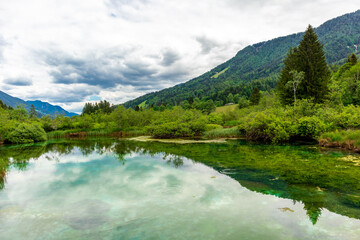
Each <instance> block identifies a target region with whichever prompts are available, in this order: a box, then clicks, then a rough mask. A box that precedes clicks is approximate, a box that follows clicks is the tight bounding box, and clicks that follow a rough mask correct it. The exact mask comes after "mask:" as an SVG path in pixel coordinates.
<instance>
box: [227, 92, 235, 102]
mask: <svg viewBox="0 0 360 240" xmlns="http://www.w3.org/2000/svg"><path fill="white" fill-rule="evenodd" d="M226 100H227V102H228V103H234V95H233V94H232V93H229V94H228V95H227V99H226Z"/></svg>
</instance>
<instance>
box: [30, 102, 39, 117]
mask: <svg viewBox="0 0 360 240" xmlns="http://www.w3.org/2000/svg"><path fill="white" fill-rule="evenodd" d="M29 117H30V118H36V117H37V113H36V109H35V106H34V105H33V104H31V107H30V111H29Z"/></svg>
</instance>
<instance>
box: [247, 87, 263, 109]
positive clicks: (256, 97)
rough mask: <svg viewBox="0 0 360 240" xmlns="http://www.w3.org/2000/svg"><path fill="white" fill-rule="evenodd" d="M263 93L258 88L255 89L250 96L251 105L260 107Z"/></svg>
mask: <svg viewBox="0 0 360 240" xmlns="http://www.w3.org/2000/svg"><path fill="white" fill-rule="evenodd" d="M260 98H261V93H260V91H259V89H258V88H257V87H255V88H254V90H253V92H252V93H251V95H250V99H249V100H250V105H258V104H259V102H260Z"/></svg>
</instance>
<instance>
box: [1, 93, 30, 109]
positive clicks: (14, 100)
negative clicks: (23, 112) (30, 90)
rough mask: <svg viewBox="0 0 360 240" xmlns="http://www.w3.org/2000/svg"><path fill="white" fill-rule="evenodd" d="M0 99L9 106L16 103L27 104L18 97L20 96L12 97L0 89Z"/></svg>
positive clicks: (14, 105) (13, 105)
mask: <svg viewBox="0 0 360 240" xmlns="http://www.w3.org/2000/svg"><path fill="white" fill-rule="evenodd" d="M0 100H1V101H2V102H3V103H4V104H5V105H7V106H10V107H16V106H17V105H24V106H27V103H26V102H25V101H24V100H22V99H20V98H16V97H12V96H10V95H8V94H6V93H4V92H2V91H0Z"/></svg>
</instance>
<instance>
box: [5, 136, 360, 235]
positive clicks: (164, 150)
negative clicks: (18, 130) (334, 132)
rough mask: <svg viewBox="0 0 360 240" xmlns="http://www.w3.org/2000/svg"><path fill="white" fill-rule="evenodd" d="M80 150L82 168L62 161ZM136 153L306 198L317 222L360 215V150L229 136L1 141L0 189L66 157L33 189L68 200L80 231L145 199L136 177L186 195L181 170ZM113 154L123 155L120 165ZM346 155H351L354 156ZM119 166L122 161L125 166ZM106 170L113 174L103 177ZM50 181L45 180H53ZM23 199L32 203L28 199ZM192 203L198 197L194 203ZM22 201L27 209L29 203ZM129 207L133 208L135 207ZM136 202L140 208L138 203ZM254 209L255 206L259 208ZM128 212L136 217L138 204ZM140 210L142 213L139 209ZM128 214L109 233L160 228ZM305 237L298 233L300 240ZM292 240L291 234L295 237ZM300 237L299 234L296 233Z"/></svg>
mask: <svg viewBox="0 0 360 240" xmlns="http://www.w3.org/2000/svg"><path fill="white" fill-rule="evenodd" d="M76 152H79V153H80V154H81V155H82V156H83V158H84V163H82V164H81V167H80V166H79V164H78V162H76V161H81V159H83V158H81V159H80V158H78V157H77V156H78V155H76V156H75V158H74V160H72V161H70V162H63V161H64V160H63V159H65V158H69V157H71V156H73V155H74V153H76ZM133 155H135V156H145V157H147V156H150V157H153V158H154V159H157V157H158V156H161V158H162V159H163V160H164V161H163V162H164V163H166V165H171V166H173V167H174V168H173V169H174V170H171V171H181V174H185V173H187V174H189V176H195V174H199V171H200V172H201V171H205V172H208V171H209V170H208V169H207V168H206V169H204V170H201V169H202V168H199V165H193V164H190V163H189V160H191V161H192V162H193V163H194V164H197V163H202V164H205V165H207V166H209V167H212V168H213V169H215V170H216V171H218V172H219V173H221V174H224V175H226V176H229V177H230V178H232V179H234V180H236V181H237V182H239V183H240V184H241V186H243V187H245V188H246V189H248V190H250V191H252V192H256V193H261V194H264V195H263V196H264V197H265V196H267V195H272V196H276V197H278V198H280V199H290V200H292V201H293V203H294V207H295V206H297V205H295V204H296V203H301V204H302V206H303V208H304V210H305V211H306V214H307V216H308V219H309V220H310V222H311V223H312V224H314V225H315V224H316V223H317V222H318V220H319V217H320V216H321V215H322V211H324V210H325V209H327V210H329V211H331V212H333V213H337V214H340V215H343V216H347V217H350V218H353V219H360V208H359V207H360V181H359V176H360V169H359V168H358V166H357V165H356V164H357V163H358V158H359V156H357V155H351V154H347V153H341V152H331V151H330V152H324V151H321V150H320V149H318V148H313V147H309V146H269V145H252V144H248V143H245V142H242V141H229V142H228V143H225V144H183V145H176V144H168V143H151V142H148V143H146V142H132V141H114V140H113V139H101V140H99V139H94V140H91V139H90V140H86V141H84V140H81V141H77V140H61V141H54V142H49V143H47V144H35V145H21V146H11V147H2V148H0V188H1V189H4V188H5V190H6V188H7V183H6V176H7V173H8V172H11V171H12V169H17V170H19V171H26V169H29V168H31V162H35V163H36V161H37V159H39V165H40V166H41V164H45V163H41V164H40V159H47V161H48V162H59V163H61V166H62V167H61V168H59V167H58V168H56V170H55V171H54V173H52V174H51V177H50V178H51V179H52V180H53V181H49V183H48V184H49V185H48V187H47V188H45V187H42V188H35V187H34V189H33V190H34V191H37V192H36V194H37V195H36V197H37V198H39V199H48V200H47V201H52V204H54V203H58V204H64V206H65V207H64V209H62V207H59V212H60V213H58V214H60V215H61V216H62V217H61V218H62V219H63V220H64V221H65V222H66V223H67V225H69V226H70V227H72V228H73V229H76V230H79V231H90V230H91V229H94V228H98V227H100V226H104V225H106V224H108V222H111V212H112V211H115V210H116V207H118V208H119V209H120V208H121V209H123V208H127V206H122V205H121V204H125V202H124V203H122V197H123V198H127V197H129V196H131V197H132V198H134V199H138V198H141V197H140V196H142V193H140V192H139V191H140V190H139V189H137V190H136V189H133V188H129V187H128V184H130V182H131V184H132V186H133V185H134V184H138V185H139V186H142V185H147V187H148V188H150V189H152V194H154V195H155V196H157V195H156V194H159V196H163V195H164V194H165V193H166V194H167V195H169V196H170V195H174V196H175V195H177V194H179V191H180V192H181V191H184V189H183V188H184V184H185V183H184V181H185V179H182V178H181V179H180V178H179V176H178V175H176V174H179V172H176V174H175V173H172V172H165V170H164V169H163V167H160V166H159V165H157V163H156V162H149V163H148V162H147V161H145V160H143V159H142V160H141V161H140V163H141V164H137V165H135V164H134V163H133V162H131V163H128V161H130V160H131V159H132V158H129V156H133ZM100 156H101V158H102V161H93V160H91V159H93V158H94V159H98V158H99V157H100ZM349 156H350V157H349ZM89 159H90V160H89ZM114 159H116V163H115V162H114ZM344 159H351V161H345V160H344ZM359 159H360V158H359ZM74 161H75V162H74ZM131 161H132V160H131ZM119 163H120V164H119ZM155 163H156V164H155ZM114 164H117V165H114ZM45 165H46V164H45ZM118 166H123V168H119V167H118ZM194 166H197V168H196V173H191V171H194V170H193V168H194ZM44 171H45V170H44ZM124 171H126V174H125V172H124ZM166 171H170V170H166ZM107 172H108V173H109V175H104V174H105V173H107ZM121 174H123V175H121ZM153 175H157V176H163V181H164V182H159V180H154V178H153ZM213 175H214V173H211V178H210V177H209V179H208V180H207V181H215V180H217V179H219V176H221V175H218V176H216V177H215V176H213ZM125 176H126V177H125ZM39 177H41V175H40V176H39ZM122 177H123V178H122ZM100 179H101V181H102V182H106V181H108V182H109V183H110V182H112V181H114V179H118V180H117V181H120V180H121V181H122V182H123V183H124V185H121V186H117V185H116V183H114V184H115V185H114V186H117V187H115V188H114V189H111V191H112V193H114V194H115V193H116V194H117V197H119V199H117V200H114V199H112V198H113V197H112V196H110V195H109V193H108V189H104V188H106V187H107V186H106V185H105V184H103V185H96V184H97V183H95V182H96V181H100ZM119 179H120V180H119ZM150 179H151V180H150ZM43 181H46V178H45V179H44V180H43ZM152 181H154V182H152ZM185 182H186V181H185ZM207 184H209V183H207ZM28 186H29V187H30V188H31V183H28ZM84 186H92V187H96V189H92V190H93V191H94V192H93V193H90V192H86V193H83V192H81V191H85V190H86V189H87V188H85V187H84ZM159 186H163V188H161V189H159ZM69 189H75V190H76V191H79V194H85V195H86V196H88V197H89V198H87V199H81V200H80V201H72V200H71V198H70V199H68V198H65V197H64V198H62V197H59V196H62V195H61V194H60V195H56V196H55V194H54V191H56V194H59V193H62V194H63V196H66V195H67V194H68V192H69ZM29 191H30V190H29ZM86 191H88V190H86ZM157 191H159V192H157ZM164 191H166V192H164ZM124 193H126V194H127V195H124ZM220 193H221V194H220ZM0 194H1V193H0ZM34 194H35V193H34ZM97 194H101V196H102V197H103V198H104V199H102V200H99V199H92V198H91V196H92V195H94V196H95V195H97ZM224 194H225V193H222V190H219V189H218V188H214V187H213V186H211V185H208V186H207V188H206V191H205V192H204V193H203V195H202V196H197V195H193V196H192V197H191V198H193V199H194V200H196V201H197V202H196V203H200V204H203V205H204V206H212V207H214V206H217V205H219V204H220V205H221V204H225V202H226V201H229V200H228V199H226V198H224V196H223V197H219V196H221V195H224ZM226 194H227V193H226ZM214 196H217V197H214ZM256 197H258V198H259V195H256V196H255V195H252V198H256ZM278 198H277V199H278ZM24 201H26V200H24ZM112 201H117V204H110V202H112ZM144 201H145V200H144ZM187 201H189V200H187ZM1 204H2V205H1ZM6 204H7V203H6V201H5V202H4V201H2V202H1V195H0V215H1V209H2V208H5V209H7V205H6ZM22 204H25V205H26V202H23V203H22ZM119 204H120V205H119ZM127 204H129V203H127ZM142 204H144V205H141V206H140V208H141V209H142V210H143V211H145V213H146V211H149V210H147V209H146V208H142V207H145V206H146V201H145V202H144V203H142ZM189 204H191V203H190V202H189ZM114 206H115V207H114ZM174 206H176V203H174ZM17 207H20V208H21V209H23V207H22V206H17ZM128 207H129V209H131V206H128ZM134 207H135V206H134ZM136 207H137V208H139V206H136ZM153 207H154V208H156V207H158V208H159V209H158V210H159V211H162V205H161V204H159V206H156V205H155V206H153ZM247 207H248V208H249V209H251V208H256V207H258V206H247ZM114 208H115V209H114ZM200 208H201V207H200ZM10 209H11V208H10ZM275 209H277V211H278V213H274V214H275V215H276V216H278V215H279V214H292V215H296V214H298V211H297V210H296V208H293V207H291V206H278V207H276V208H275ZM9 211H10V210H9ZM11 211H15V210H11ZM21 211H25V210H21ZM61 211H62V212H61ZM129 211H130V213H129V214H130V215H131V210H129ZM133 211H134V214H135V212H136V210H135V209H134V210H133ZM206 211H207V210H204V211H202V212H199V214H200V215H201V214H204V212H206ZM242 211H243V210H242ZM145 213H144V215H145ZM52 214H53V215H54V216H52V217H54V218H55V215H56V213H52ZM127 217H128V218H129V219H128V221H126V223H125V222H122V223H121V225H117V226H108V229H107V230H104V231H108V232H109V231H110V232H113V231H114V232H117V233H118V234H120V233H121V234H125V233H129V234H130V232H132V231H137V230H136V229H138V228H141V227H140V226H142V225H151V226H152V227H155V226H154V225H153V224H154V222H156V220H154V219H147V218H141V219H131V217H130V216H127ZM259 217H260V216H259ZM180 222H181V221H180ZM209 224H210V223H209ZM229 224H230V223H229ZM213 227H214V226H213V225H211V224H210V225H209V226H202V228H203V231H210V232H211V231H212V229H213ZM293 227H294V226H292V227H291V228H293ZM64 231H65V230H64ZM141 234H142V233H138V235H136V234H135V235H134V236H135V237H136V236H142V235H141ZM64 236H65V235H64ZM93 237H96V236H93ZM301 238H302V237H299V239H301ZM284 239H287V238H284ZM289 239H291V238H290V237H289ZM294 239H298V238H297V237H294Z"/></svg>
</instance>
